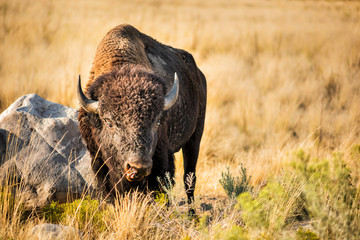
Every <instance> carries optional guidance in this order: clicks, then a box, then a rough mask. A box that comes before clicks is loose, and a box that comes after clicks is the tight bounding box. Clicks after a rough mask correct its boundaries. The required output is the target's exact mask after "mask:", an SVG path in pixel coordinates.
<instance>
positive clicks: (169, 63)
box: [78, 25, 206, 202]
mask: <svg viewBox="0 0 360 240" xmlns="http://www.w3.org/2000/svg"><path fill="white" fill-rule="evenodd" d="M175 72H177V74H178V75H179V80H177V77H173V76H174V73H175ZM78 97H79V101H80V103H81V106H82V107H81V108H80V109H79V116H78V121H79V125H80V131H81V135H82V137H83V139H84V141H85V143H86V146H87V149H88V150H89V152H90V155H91V157H92V169H93V171H94V173H95V174H96V177H97V180H98V186H99V188H100V189H101V190H102V191H103V193H104V194H105V196H110V198H112V197H114V194H115V192H116V191H115V190H117V191H119V192H120V193H123V192H127V191H130V190H132V189H138V190H141V191H147V190H150V191H152V190H161V188H160V185H159V180H158V179H159V178H160V179H164V178H165V177H166V175H167V173H169V176H170V179H171V181H172V182H173V178H174V173H175V165H174V153H175V152H177V151H179V150H180V149H182V151H183V156H184V182H185V190H186V193H187V196H188V201H189V202H191V201H192V200H193V196H194V189H195V181H196V176H195V168H196V163H197V158H198V153H199V145H200V140H201V136H202V132H203V127H204V118H205V107H206V80H205V77H204V75H203V74H202V73H201V71H200V70H199V69H198V68H197V66H196V63H195V61H194V59H193V58H192V56H191V55H190V54H189V53H187V52H185V51H183V50H180V49H175V48H172V47H169V46H166V45H163V44H161V43H159V42H157V41H156V40H154V39H152V38H150V37H148V36H147V35H145V34H142V33H140V32H139V31H138V30H136V29H135V28H133V27H132V26H130V25H120V26H118V27H116V28H114V29H112V30H111V31H110V32H109V33H108V34H107V35H106V36H105V38H104V39H103V40H102V42H101V43H100V44H99V46H98V49H97V52H96V56H95V61H94V64H93V68H92V71H91V76H90V80H89V82H88V83H87V86H86V95H85V94H84V93H83V92H82V90H81V85H80V81H79V89H78ZM189 175H191V176H192V181H191V182H189V181H188V180H187V177H188V176H189Z"/></svg>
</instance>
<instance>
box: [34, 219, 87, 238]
mask: <svg viewBox="0 0 360 240" xmlns="http://www.w3.org/2000/svg"><path fill="white" fill-rule="evenodd" d="M32 234H33V236H34V237H35V238H37V239H39V240H64V239H70V238H71V239H82V236H81V233H80V232H79V231H77V230H76V229H75V228H73V227H69V226H64V225H59V224H51V223H43V224H40V225H36V226H35V227H33V229H32Z"/></svg>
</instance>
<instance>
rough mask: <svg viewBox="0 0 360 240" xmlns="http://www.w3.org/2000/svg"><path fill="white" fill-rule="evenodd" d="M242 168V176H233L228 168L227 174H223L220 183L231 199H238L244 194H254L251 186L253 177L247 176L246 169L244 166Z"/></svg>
mask: <svg viewBox="0 0 360 240" xmlns="http://www.w3.org/2000/svg"><path fill="white" fill-rule="evenodd" d="M240 167H241V172H240V176H236V177H234V176H232V174H231V173H230V170H229V168H227V169H226V171H225V172H222V173H221V179H220V180H219V182H220V184H221V186H222V187H223V188H224V190H225V192H226V194H227V195H228V197H230V198H236V197H237V196H239V194H241V193H243V192H252V190H253V186H251V185H250V180H251V176H249V177H248V176H247V174H246V168H245V167H244V166H243V165H242V164H241V166H240Z"/></svg>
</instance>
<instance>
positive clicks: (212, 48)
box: [0, 0, 360, 239]
mask: <svg viewBox="0 0 360 240" xmlns="http://www.w3.org/2000/svg"><path fill="white" fill-rule="evenodd" d="M122 23H129V24H131V25H133V26H135V27H136V28H138V29H139V30H140V31H142V32H144V33H146V34H147V35H150V36H152V37H153V38H155V39H157V40H158V41H160V42H162V43H165V44H167V45H171V46H173V47H176V48H182V49H185V50H187V51H189V52H190V53H192V54H193V56H194V58H195V60H196V62H197V64H198V66H199V68H200V69H201V70H202V71H203V73H204V74H205V76H206V78H207V83H208V105H207V116H206V123H205V132H204V135H203V140H202V146H201V152H200V157H199V161H198V167H197V188H196V192H195V194H196V201H197V200H199V199H201V198H205V197H209V196H210V197H214V196H215V198H213V199H220V200H221V199H224V198H226V192H225V191H224V188H222V186H221V184H220V183H219V180H220V179H223V180H224V175H222V173H224V172H225V171H227V169H228V171H229V172H228V173H229V174H233V175H234V176H236V175H239V174H240V173H241V171H242V169H246V171H247V175H248V176H251V179H250V182H249V183H248V184H250V185H251V186H253V187H254V188H253V192H252V197H250V198H249V197H248V198H247V195H243V196H242V195H240V196H241V197H239V198H238V200H237V202H238V204H240V205H237V206H235V207H234V205H231V204H229V205H224V204H223V203H221V201H218V202H216V201H217V200H215V202H216V203H215V204H213V212H212V213H211V216H210V217H209V216H201V218H200V220H199V221H200V222H194V221H192V222H191V221H190V222H189V221H187V220H185V218H184V217H182V215H181V213H180V212H181V211H178V210H177V209H176V205H175V206H173V207H175V210H174V208H173V207H172V208H170V209H169V208H166V209H165V210H164V209H163V208H160V210H159V209H157V205H155V206H154V208H151V209H152V210H151V211H154V212H151V211H150V210H149V208H148V207H147V206H149V202H151V201H152V200H151V199H150V200H149V199H145V198H144V199H138V198H136V197H135V198H125V199H123V201H121V202H119V203H118V205H115V208H111V207H110V208H108V209H107V210H106V211H104V212H103V211H102V210H99V207H97V204H98V203H97V202H96V201H95V200H94V201H93V200H89V199H85V201H84V203H86V204H89V205H91V206H92V208H91V209H92V210H91V211H94V214H97V213H99V214H100V215H101V217H100V216H97V215H96V216H97V218H99V219H100V220H99V221H100V223H101V224H100V225H97V226H95V225H94V226H92V223H93V220H91V219H90V220H89V219H88V218H85V220H86V221H85V224H86V227H84V226H83V225H81V224H83V223H82V222H81V221H80V220H79V221H78V220H77V217H81V216H82V215H80V216H79V215H76V212H77V211H76V212H75V215H74V214H73V215H72V214H70V213H69V214H68V215H66V214H65V213H64V214H65V215H61V216H62V218H63V220H61V221H60V223H63V224H66V225H70V226H74V227H76V228H77V229H79V228H80V229H81V230H82V231H84V232H85V238H86V239H125V238H127V239H136V238H137V239H164V238H167V237H168V238H172V239H236V238H231V236H233V235H234V234H235V236H243V235H244V234H245V235H247V236H248V239H255V238H256V239H272V237H271V236H277V237H276V238H278V239H280V238H281V237H282V238H281V239H295V235H296V237H297V238H296V239H318V238H316V237H317V236H321V237H322V238H323V239H356V235H355V234H360V233H359V231H358V230H356V229H360V228H359V227H358V226H359V224H360V211H359V209H360V208H359V203H360V202H359V199H360V197H359V194H360V191H359V184H360V2H358V1H300V0H299V1H287V0H227V1H222V0H207V1H206V0H182V1H180V0H174V1H172V0H144V1H140V0H122V1H116V0H102V1H95V0H86V1H85V0H79V1H71V0H57V1H52V0H36V1H30V0H0V83H1V87H0V111H3V110H4V109H6V108H7V107H8V106H9V105H10V104H11V103H12V102H14V101H15V100H16V99H17V98H18V97H20V96H22V95H25V94H29V93H37V94H38V95H40V96H41V97H43V98H45V99H47V100H49V101H53V102H57V103H61V104H65V105H68V106H71V107H75V108H77V107H78V103H77V99H76V94H75V89H76V82H77V77H78V75H79V74H81V76H82V78H83V79H87V78H88V77H89V72H90V68H91V64H92V61H93V58H94V55H95V50H96V47H97V45H98V43H99V42H100V40H101V39H102V37H103V36H104V35H105V34H106V32H107V31H108V30H110V29H111V28H113V27H115V26H116V25H118V24H122ZM181 157H182V156H181V153H179V154H177V155H176V159H177V160H176V167H177V172H176V178H177V179H176V182H177V183H176V184H177V185H176V187H175V191H174V192H175V196H177V197H180V199H181V198H182V197H183V196H184V190H183V184H182V174H183V171H182V159H181ZM241 164H243V168H241V166H242V165H241ZM345 164H346V167H345ZM349 175H350V176H351V178H349ZM7 188H8V186H5V187H4V186H2V190H1V194H0V203H7V204H0V225H2V228H0V239H3V238H4V239H8V238H12V239H14V237H15V236H16V237H17V238H18V239H29V238H28V237H27V236H28V233H29V232H30V231H31V230H30V229H31V227H32V226H33V225H35V224H37V223H39V222H40V223H41V222H44V221H45V220H46V214H45V220H44V219H43V218H37V217H35V218H31V221H29V222H28V223H27V224H25V225H24V224H23V223H22V222H23V221H24V216H23V215H22V213H21V211H20V210H19V209H21V203H19V204H18V205H16V206H18V208H15V210H14V208H13V206H14V199H13V198H12V195H11V194H9V193H8V190H6V189H7ZM4 189H5V190H4ZM354 189H355V190H354ZM225 190H226V189H225ZM170 196H171V195H170ZM4 199H5V200H4ZM304 199H305V200H304ZM349 199H350V200H349ZM83 200H84V199H83ZM342 200H344V201H342ZM157 201H158V202H159V200H157ZM257 201H258V202H257ZM160 202H161V201H160ZM197 203H198V204H199V202H197ZM54 204H55V203H54ZM76 204H77V203H75V205H74V206H75V209H76V208H77V207H76ZM86 204H85V206H84V207H85V210H84V212H85V214H87V211H89V210H86V209H87V206H86ZM94 204H95V205H94ZM241 204H242V205H241ZM246 204H247V205H246ZM256 204H257V205H256ZM304 205H306V207H304ZM74 206H73V205H68V206H67V207H66V206H65V207H62V208H63V211H65V212H66V211H70V210H71V209H73V208H74ZM239 206H240V207H239ZM246 206H247V207H246ZM259 206H260V207H259ZM51 207H53V211H55V213H56V211H58V209H57V208H56V207H57V205H56V204H55V205H51V206H50V207H49V209H51ZM94 207H95V208H94ZM78 208H80V207H78ZM64 209H65V210H64ZM66 209H67V210H66ZM69 209H70V210H69ZM214 209H215V210H214ZM239 209H240V210H239ZM259 209H260V210H259ZM301 209H305V210H306V211H305V210H304V211H303V212H300V210H301ZM19 211H20V213H19ZM71 211H72V210H71ZM71 211H70V212H71ZM81 211H82V210H81ZM109 213H110V214H109ZM256 213H261V214H264V213H266V214H265V215H261V214H260V215H256ZM49 214H50V216H52V215H51V212H50V213H49ZM56 214H57V213H56ZM103 214H105V215H103ZM247 214H250V215H247ZM251 214H255V215H256V216H257V218H256V217H250V218H247V216H255V215H251ZM165 215H166V216H165ZM54 216H57V218H59V216H60V215H59V214H57V215H54ZM69 216H70V217H69ZM86 216H87V215H86ZM94 216H95V215H94ZM279 218H281V219H280V222H279V221H278V220H279ZM144 219H145V220H144ZM159 219H160V220H159ZM204 219H205V220H204ZM96 221H98V220H96ZM299 221H300V223H301V222H302V221H306V222H307V223H306V224H307V225H311V226H312V229H313V230H314V231H315V232H316V233H313V232H311V231H310V232H308V231H307V230H305V229H302V228H301V227H300V228H298V230H297V231H295V232H292V230H293V229H295V230H296V229H297V228H296V226H297V225H296V224H298V222H299ZM51 222H54V221H51ZM55 222H56V221H55ZM293 223H294V224H295V225H294V224H293ZM104 224H105V225H104ZM107 224H108V225H107ZM342 224H343V225H342ZM79 226H82V227H79ZM99 226H100V227H101V229H100V228H99ZM129 226H133V228H129ZM152 226H156V229H157V230H154V229H153V228H152ZM159 226H160V228H158V227H159ZM104 229H105V230H104ZM139 229H140V230H141V234H143V235H141V234H140V233H139V234H140V235H139V234H138V233H137V231H139ZM264 229H265V230H264ZM354 231H357V233H354ZM136 234H138V235H136ZM232 234H233V235H232ZM274 234H275V235H274ZM276 234H277V235H276ZM312 234H313V235H312ZM245 235H244V236H245ZM2 236H4V237H3V238H2ZM280 236H281V237H280ZM311 236H312V237H313V238H310V237H311ZM229 237H230V238H229ZM267 237H268V238H267ZM244 238H245V237H244ZM72 239H74V238H72ZM245 239H246V238H245Z"/></svg>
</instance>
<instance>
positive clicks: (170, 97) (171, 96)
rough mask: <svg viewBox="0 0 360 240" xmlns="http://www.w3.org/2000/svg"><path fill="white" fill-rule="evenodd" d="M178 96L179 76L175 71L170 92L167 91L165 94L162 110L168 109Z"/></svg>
mask: <svg viewBox="0 0 360 240" xmlns="http://www.w3.org/2000/svg"><path fill="white" fill-rule="evenodd" d="M178 96H179V78H178V76H177V74H176V72H175V76H174V84H173V86H172V88H171V90H170V92H168V94H166V96H165V105H164V111H166V110H168V109H169V108H171V107H172V106H173V105H174V104H175V103H176V100H177V98H178Z"/></svg>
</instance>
